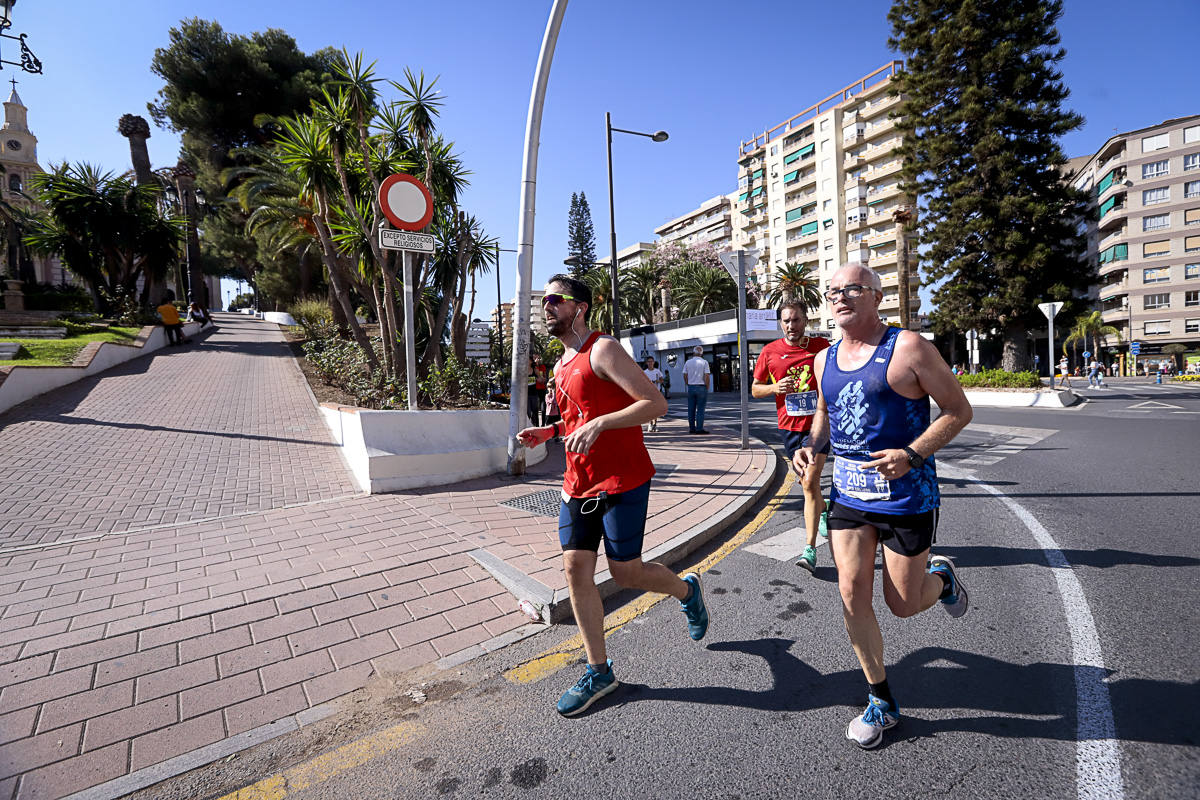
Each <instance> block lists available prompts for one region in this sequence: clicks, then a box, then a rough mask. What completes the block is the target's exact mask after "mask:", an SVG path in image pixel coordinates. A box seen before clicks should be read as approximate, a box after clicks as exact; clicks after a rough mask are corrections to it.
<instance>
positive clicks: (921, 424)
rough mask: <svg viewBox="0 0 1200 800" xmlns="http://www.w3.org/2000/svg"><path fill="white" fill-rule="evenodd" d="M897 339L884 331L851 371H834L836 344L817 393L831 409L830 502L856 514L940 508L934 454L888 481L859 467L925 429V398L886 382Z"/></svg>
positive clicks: (897, 331)
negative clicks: (900, 391) (901, 391)
mask: <svg viewBox="0 0 1200 800" xmlns="http://www.w3.org/2000/svg"><path fill="white" fill-rule="evenodd" d="M899 335H900V329H899V328H893V327H888V329H887V332H886V333H885V334H884V335H883V339H882V340H881V341H880V342H879V345H878V346H877V347H876V348H875V352H874V353H872V354H871V357H870V358H869V359H867V363H866V364H864V365H863V366H861V367H859V368H858V369H854V370H842V369H840V368H839V367H838V363H837V354H838V349H839V345H841V342H840V341H838V342H836V343H835V344H834V345H833V347H830V348H829V349H828V350H827V351H826V353H827V355H826V358H825V370H824V372H823V373H822V375H821V394H822V395H824V397H825V404H826V405H827V406H828V408H829V438H830V443H831V445H832V449H833V456H834V464H833V491H832V493H831V499H833V500H836V501H837V502H839V503H841V504H842V505H845V506H849V507H851V508H857V509H859V510H860V511H874V512H877V513H882V514H921V513H924V512H926V511H931V510H933V509H935V508H937V507H938V505H939V504H940V496H939V493H938V483H937V469H936V467H935V466H934V460H933V457H932V456H930V457H929V458H927V459H925V463H924V464H923V465H922V466H921V467H920V468H919V469H910V470H909V471H908V472H906V473H905V474H904V475H903V476H901V477H899V478H894V479H892V480H888V479H887V478H884V477H883V476H882V475H880V474H879V472H878V470H875V469H860V466H859V465H861V464H862V463H863V462H866V461H871V460H873V459H872V458H871V457H870V456H869V455H868V454H869V453H872V452H877V451H880V450H891V449H898V448H903V447H906V446H907V445H910V444H912V443H913V441H914V440H915V439H916V438H917V437H918V436H920V435H921V434H922V433H924V432H925V429H926V428H928V427H929V396H928V395H925V396H923V397H922V398H921V399H920V400H910V399H909V398H907V397H904V396H903V395H901V394H898V393H897V392H896V391H895V390H894V389H892V387H891V386H889V385H888V382H887V370H888V364H889V363H890V362H891V360H892V353H893V352H894V351H895V348H896V339H897V337H898V336H899Z"/></svg>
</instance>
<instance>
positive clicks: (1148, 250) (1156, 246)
mask: <svg viewBox="0 0 1200 800" xmlns="http://www.w3.org/2000/svg"><path fill="white" fill-rule="evenodd" d="M1196 238H1197V239H1200V236H1197V237H1196ZM1170 252H1171V240H1170V239H1160V240H1159V241H1157V242H1146V243H1145V244H1143V245H1142V258H1153V257H1154V256H1165V255H1167V254H1168V253H1170Z"/></svg>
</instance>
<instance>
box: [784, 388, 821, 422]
mask: <svg viewBox="0 0 1200 800" xmlns="http://www.w3.org/2000/svg"><path fill="white" fill-rule="evenodd" d="M783 407H784V410H786V411H787V414H788V416H789V417H811V416H812V415H813V414H815V413H817V392H816V390H815V389H814V390H813V391H811V392H791V393H789V394H785V395H784V396H783Z"/></svg>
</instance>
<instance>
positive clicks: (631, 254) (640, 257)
mask: <svg viewBox="0 0 1200 800" xmlns="http://www.w3.org/2000/svg"><path fill="white" fill-rule="evenodd" d="M653 252H654V243H653V242H635V243H634V244H631V245H629V246H628V247H623V248H621V249H620V250H618V251H617V269H618V270H619V271H622V272H623V271H625V270H627V269H633V268H634V267H639V266H641V265H642V263H643V262H644V261H645V260H646V259H648V258H649V257H650V254H651V253H653ZM611 263H612V256H611V255H607V256H605V257H604V258H598V259H596V268H601V267H603V268H604V269H608V266H609V264H611Z"/></svg>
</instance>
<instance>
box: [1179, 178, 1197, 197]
mask: <svg viewBox="0 0 1200 800" xmlns="http://www.w3.org/2000/svg"><path fill="white" fill-rule="evenodd" d="M1183 196H1184V197H1200V181H1188V182H1187V183H1185V184H1184V185H1183Z"/></svg>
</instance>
